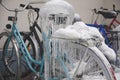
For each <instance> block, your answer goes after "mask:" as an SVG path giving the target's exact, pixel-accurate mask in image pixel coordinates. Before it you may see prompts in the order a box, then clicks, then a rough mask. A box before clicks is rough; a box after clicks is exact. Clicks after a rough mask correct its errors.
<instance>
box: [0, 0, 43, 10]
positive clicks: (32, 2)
mask: <svg viewBox="0 0 120 80" xmlns="http://www.w3.org/2000/svg"><path fill="white" fill-rule="evenodd" d="M44 2H45V1H32V0H29V1H28V2H27V3H26V4H25V5H24V7H23V9H9V8H8V7H6V6H5V5H4V4H3V3H2V0H0V4H1V5H2V6H3V7H4V8H5V9H6V10H8V11H11V12H15V11H17V12H22V11H24V10H25V9H26V8H27V7H28V5H29V4H37V3H44Z"/></svg>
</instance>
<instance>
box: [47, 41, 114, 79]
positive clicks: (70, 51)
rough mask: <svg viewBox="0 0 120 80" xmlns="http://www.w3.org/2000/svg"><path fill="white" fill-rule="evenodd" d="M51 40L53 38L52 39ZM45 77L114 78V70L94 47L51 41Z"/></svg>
mask: <svg viewBox="0 0 120 80" xmlns="http://www.w3.org/2000/svg"><path fill="white" fill-rule="evenodd" d="M52 41H53V40H52ZM51 52H52V53H51V56H50V57H49V58H48V59H47V60H48V63H49V65H48V64H47V66H46V67H47V68H45V69H47V70H46V71H47V72H46V75H47V76H46V77H47V78H48V79H55V80H116V78H115V75H114V71H113V69H112V67H111V65H110V64H109V62H108V61H107V59H106V58H105V56H104V55H103V53H101V52H100V51H99V50H98V49H97V48H96V47H87V46H85V45H82V44H79V43H74V42H73V43H71V42H69V41H68V40H67V41H59V40H57V41H55V42H54V41H53V42H52V47H51Z"/></svg>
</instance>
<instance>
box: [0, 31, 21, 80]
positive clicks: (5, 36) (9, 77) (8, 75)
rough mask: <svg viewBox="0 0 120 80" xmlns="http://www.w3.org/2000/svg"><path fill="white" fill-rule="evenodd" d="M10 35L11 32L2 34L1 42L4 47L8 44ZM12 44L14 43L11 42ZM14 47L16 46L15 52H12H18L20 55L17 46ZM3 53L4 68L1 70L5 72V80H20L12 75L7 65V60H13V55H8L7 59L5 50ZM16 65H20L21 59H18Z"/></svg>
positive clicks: (0, 36)
mask: <svg viewBox="0 0 120 80" xmlns="http://www.w3.org/2000/svg"><path fill="white" fill-rule="evenodd" d="M9 34H10V33H9V32H2V33H1V34H0V41H1V43H2V47H4V44H5V43H6V41H7V39H8V36H9ZM11 43H13V42H11ZM13 46H14V50H12V52H13V53H14V52H16V54H17V53H18V52H17V51H18V50H17V47H16V45H13ZM2 53H3V54H2V61H3V66H4V68H1V69H2V70H3V72H2V75H3V78H4V80H16V79H17V78H18V76H15V75H14V74H12V73H11V72H10V70H9V69H8V67H7V65H6V60H7V59H9V60H10V59H11V58H12V55H13V53H10V54H8V55H7V56H8V57H7V59H6V58H5V57H4V53H5V51H4V49H3V51H2ZM13 60H14V59H11V61H13ZM16 64H19V58H17V59H16Z"/></svg>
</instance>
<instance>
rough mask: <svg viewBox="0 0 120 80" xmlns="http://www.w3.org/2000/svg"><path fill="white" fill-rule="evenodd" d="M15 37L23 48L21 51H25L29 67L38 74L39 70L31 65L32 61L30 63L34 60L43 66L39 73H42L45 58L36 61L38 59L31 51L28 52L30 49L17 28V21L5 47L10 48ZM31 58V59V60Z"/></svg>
mask: <svg viewBox="0 0 120 80" xmlns="http://www.w3.org/2000/svg"><path fill="white" fill-rule="evenodd" d="M13 37H14V38H15V40H16V41H17V43H18V45H19V47H20V50H21V52H22V53H23V55H24V58H25V60H26V62H27V64H28V66H29V68H30V69H31V70H32V71H33V72H34V73H36V74H38V71H36V70H35V69H34V68H33V67H32V65H31V63H30V61H32V62H33V63H35V64H37V65H39V66H41V68H40V73H39V74H41V73H42V68H43V64H44V58H43V59H42V61H36V60H34V59H33V58H32V57H31V56H30V53H29V52H28V50H27V48H26V46H25V43H24V41H23V39H22V36H21V35H20V32H19V30H18V28H17V26H16V24H15V23H13V26H12V31H11V33H10V35H9V37H8V39H7V46H6V47H5V50H7V49H8V45H9V43H10V41H11V39H13ZM29 60H30V61H29ZM19 65H20V64H19ZM19 69H20V68H19Z"/></svg>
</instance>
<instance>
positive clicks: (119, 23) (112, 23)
mask: <svg viewBox="0 0 120 80" xmlns="http://www.w3.org/2000/svg"><path fill="white" fill-rule="evenodd" d="M114 23H117V24H118V25H120V22H119V21H118V20H117V19H116V18H113V19H112V21H111V23H110V24H109V26H108V28H109V29H111V28H112V26H113V27H114V28H116V27H117V26H115V25H114Z"/></svg>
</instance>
